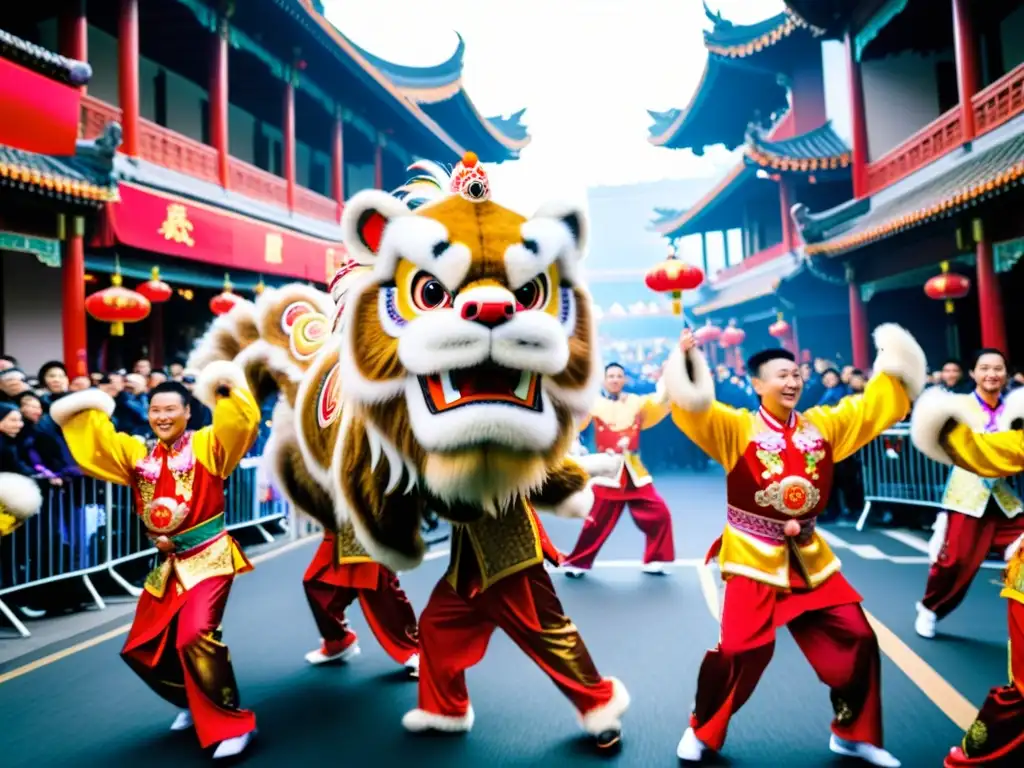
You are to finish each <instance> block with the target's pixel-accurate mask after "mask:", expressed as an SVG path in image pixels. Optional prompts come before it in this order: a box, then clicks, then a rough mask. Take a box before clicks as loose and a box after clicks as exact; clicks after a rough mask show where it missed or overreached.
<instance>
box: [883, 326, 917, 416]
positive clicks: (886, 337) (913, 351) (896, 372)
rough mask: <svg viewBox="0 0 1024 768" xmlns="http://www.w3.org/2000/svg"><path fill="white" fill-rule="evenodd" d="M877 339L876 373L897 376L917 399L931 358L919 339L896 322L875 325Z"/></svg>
mask: <svg viewBox="0 0 1024 768" xmlns="http://www.w3.org/2000/svg"><path fill="white" fill-rule="evenodd" d="M874 340H875V348H876V349H877V350H878V355H877V356H876V357H875V365H874V367H873V368H872V372H873V373H887V374H889V375H890V376H894V377H896V378H897V379H899V380H900V381H902V382H903V388H904V389H906V390H907V395H908V396H909V397H910V399H911V400H916V399H917V397H918V395H920V394H921V392H922V391H923V390H924V385H925V383H926V382H927V381H928V360H927V359H926V358H925V355H924V350H923V349H921V345H920V344H918V343H917V339H915V338H914V337H913V336H911V335H910V334H909V333H908V332H907V331H906V329H904V328H902V327H900V326H898V325H896V324H895V323H885V324H884V325H880V326H878V327H877V328H875V333H874Z"/></svg>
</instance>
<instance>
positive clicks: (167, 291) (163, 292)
mask: <svg viewBox="0 0 1024 768" xmlns="http://www.w3.org/2000/svg"><path fill="white" fill-rule="evenodd" d="M136 290H138V292H139V293H141V294H142V295H143V296H145V297H146V298H147V299H149V303H150V304H163V303H164V302H165V301H170V298H171V296H173V295H174V290H173V289H172V288H171V286H169V285H168V284H167V283H165V282H164V281H163V280H161V279H160V267H153V276H152V277H150V278H149V280H147V281H146V282H144V283H142V284H141V285H140V286H139V287H138V288H137V289H136Z"/></svg>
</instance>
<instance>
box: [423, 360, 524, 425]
mask: <svg viewBox="0 0 1024 768" xmlns="http://www.w3.org/2000/svg"><path fill="white" fill-rule="evenodd" d="M417 378H419V382H420V388H421V389H422V390H423V397H424V399H425V400H426V401H427V407H428V408H429V409H430V412H431V413H443V412H444V411H450V410H452V409H453V408H458V407H460V406H463V405H472V404H483V403H504V404H507V405H511V406H514V407H517V408H525V409H527V410H531V411H539V410H541V397H540V394H541V389H540V376H539V375H537V374H536V373H530V372H529V371H515V370H512V369H511V368H501V367H499V366H496V365H483V366H477V367H475V368H463V369H460V370H456V371H446V372H444V373H441V374H435V375H433V376H419V377H417Z"/></svg>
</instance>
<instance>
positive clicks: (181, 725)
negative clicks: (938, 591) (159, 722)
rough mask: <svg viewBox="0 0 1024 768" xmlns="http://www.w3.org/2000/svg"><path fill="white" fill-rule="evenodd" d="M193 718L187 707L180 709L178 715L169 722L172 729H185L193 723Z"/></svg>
mask: <svg viewBox="0 0 1024 768" xmlns="http://www.w3.org/2000/svg"><path fill="white" fill-rule="evenodd" d="M195 724H196V723H195V720H193V719H192V713H191V712H189V711H188V710H187V709H183V710H181V712H179V713H178V716H177V717H176V718H174V722H173V723H171V730H172V731H187V730H188V729H189V728H192V727H193V726H194V725H195Z"/></svg>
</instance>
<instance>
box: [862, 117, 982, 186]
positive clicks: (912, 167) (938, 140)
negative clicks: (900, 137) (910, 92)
mask: <svg viewBox="0 0 1024 768" xmlns="http://www.w3.org/2000/svg"><path fill="white" fill-rule="evenodd" d="M962 143H963V133H962V130H961V126H960V107H954V108H953V109H951V110H949V112H947V113H946V114H944V115H941V116H940V117H939V118H938V119H936V120H933V121H932V122H931V123H929V124H928V125H926V126H925V127H924V128H922V129H921V130H919V131H918V132H917V133H915V134H914V135H913V136H911V137H910V138H909V139H907V140H906V141H904V142H903V143H902V144H900V145H899V146H898V147H896V148H895V149H892V150H890V151H889V152H887V153H886V154H884V155H883V156H882V157H880V158H879V159H878V160H875V161H874V162H872V163H868V168H867V171H868V189H867V194H869V195H875V194H878V192H880V191H881V190H883V189H885V188H886V187H888V186H890V185H892V184H895V183H896V182H897V181H899V180H900V179H903V178H905V177H907V176H909V175H910V174H912V173H913V172H914V171H916V170H918V169H920V168H923V167H924V166H926V165H928V163H930V162H932V161H934V160H938V159H939V158H940V157H942V156H943V155H945V154H947V153H948V152H952V151H953V150H954V149H956V148H957V147H959V146H960V145H961V144H962Z"/></svg>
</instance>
